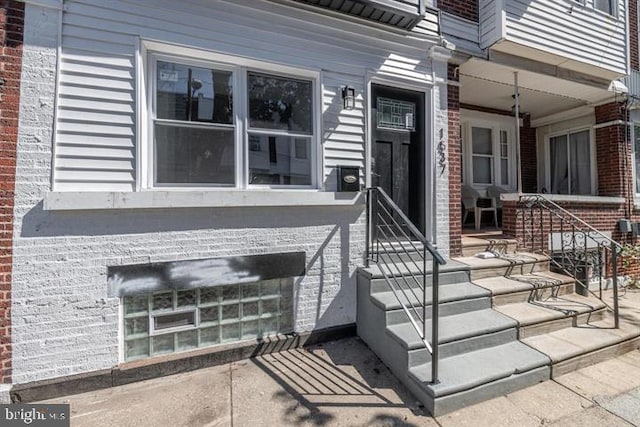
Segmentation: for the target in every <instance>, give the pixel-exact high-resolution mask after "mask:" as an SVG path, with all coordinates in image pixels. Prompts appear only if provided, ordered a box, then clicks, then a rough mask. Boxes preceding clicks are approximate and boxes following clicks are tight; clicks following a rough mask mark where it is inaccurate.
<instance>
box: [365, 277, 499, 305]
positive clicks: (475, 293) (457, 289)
mask: <svg viewBox="0 0 640 427" xmlns="http://www.w3.org/2000/svg"><path fill="white" fill-rule="evenodd" d="M385 284H386V283H385ZM398 284H399V286H402V289H403V290H404V292H401V291H398V296H399V297H400V300H398V297H397V296H396V294H395V293H394V292H392V291H391V290H389V286H388V285H387V287H386V289H384V290H381V289H378V290H375V291H374V290H373V289H372V290H371V298H372V300H373V302H374V303H375V304H377V305H378V306H380V308H382V309H383V310H395V309H398V308H401V304H400V303H401V302H402V303H404V304H407V305H412V306H416V307H421V306H422V303H423V290H422V289H421V288H418V287H409V286H410V285H412V284H413V283H412V282H411V281H410V280H408V281H407V282H405V281H403V280H398ZM438 290H439V292H438V294H439V295H438V301H439V302H440V303H448V302H454V301H459V300H465V299H475V298H483V297H490V296H491V293H490V292H489V291H488V290H487V289H484V288H482V287H480V286H476V285H474V284H473V283H471V282H462V283H452V284H447V285H441V286H440V287H439V288H438ZM425 297H426V298H425V300H426V305H428V306H430V305H431V302H432V301H433V288H432V287H431V286H427V287H426V295H425Z"/></svg>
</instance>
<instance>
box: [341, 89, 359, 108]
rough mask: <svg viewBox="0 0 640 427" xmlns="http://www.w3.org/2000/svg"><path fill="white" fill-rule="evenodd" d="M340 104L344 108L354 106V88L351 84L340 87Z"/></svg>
mask: <svg viewBox="0 0 640 427" xmlns="http://www.w3.org/2000/svg"><path fill="white" fill-rule="evenodd" d="M342 105H343V107H344V109H345V110H353V109H354V108H356V90H355V89H354V88H352V87H351V86H345V87H343V88H342Z"/></svg>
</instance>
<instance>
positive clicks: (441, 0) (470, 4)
mask: <svg viewBox="0 0 640 427" xmlns="http://www.w3.org/2000/svg"><path fill="white" fill-rule="evenodd" d="M438 8H439V9H440V10H442V11H443V12H448V13H451V14H452V15H456V16H459V17H461V18H465V19H468V20H470V21H474V22H478V0H438Z"/></svg>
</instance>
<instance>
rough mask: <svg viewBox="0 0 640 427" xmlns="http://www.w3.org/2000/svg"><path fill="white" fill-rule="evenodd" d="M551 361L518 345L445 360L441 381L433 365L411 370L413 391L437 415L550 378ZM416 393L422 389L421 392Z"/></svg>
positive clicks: (465, 354)
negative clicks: (433, 373)
mask: <svg viewBox="0 0 640 427" xmlns="http://www.w3.org/2000/svg"><path fill="white" fill-rule="evenodd" d="M548 365H549V358H548V357H546V356H545V355H544V354H542V353H540V352H538V351H536V350H534V349H532V348H530V347H528V346H526V345H524V344H522V343H520V342H518V341H514V342H510V343H506V344H503V345H498V346H495V347H489V348H484V349H480V350H476V351H471V352H467V353H464V354H460V355H457V356H452V357H447V358H442V359H441V360H440V362H439V375H438V379H439V382H438V383H437V384H432V383H431V363H425V364H423V365H420V366H415V367H412V368H410V369H409V376H410V378H412V379H413V380H414V381H415V383H416V384H417V387H411V386H410V388H411V389H412V390H413V391H414V393H416V394H417V395H418V397H419V398H420V399H421V401H422V402H423V403H424V404H425V406H426V407H427V409H429V411H430V412H431V413H432V414H434V415H435V416H439V415H443V414H445V413H447V412H450V411H453V410H455V409H458V408H461V407H463V406H467V405H470V404H473V403H476V402H479V401H482V400H487V399H490V398H492V397H496V396H500V395H504V394H507V393H509V392H511V391H514V390H517V389H520V388H523V387H527V386H529V385H533V384H536V383H538V382H542V381H545V380H547V379H549V376H550V371H549V367H548ZM415 390H418V391H417V392H416V391H415Z"/></svg>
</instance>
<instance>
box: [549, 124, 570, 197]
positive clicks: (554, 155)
mask: <svg viewBox="0 0 640 427" xmlns="http://www.w3.org/2000/svg"><path fill="white" fill-rule="evenodd" d="M549 149H550V159H551V162H550V174H551V193H553V194H569V158H568V153H567V137H566V135H562V136H556V137H553V138H551V139H550V140H549Z"/></svg>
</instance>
